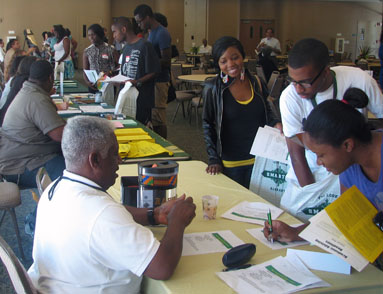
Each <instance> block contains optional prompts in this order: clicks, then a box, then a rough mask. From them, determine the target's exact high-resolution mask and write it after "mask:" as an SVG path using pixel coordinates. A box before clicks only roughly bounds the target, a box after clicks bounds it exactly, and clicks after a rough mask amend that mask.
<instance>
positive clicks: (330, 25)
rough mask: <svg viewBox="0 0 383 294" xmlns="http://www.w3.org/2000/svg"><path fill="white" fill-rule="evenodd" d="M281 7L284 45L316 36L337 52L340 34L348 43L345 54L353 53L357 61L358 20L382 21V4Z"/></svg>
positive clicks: (295, 1) (294, 2)
mask: <svg viewBox="0 0 383 294" xmlns="http://www.w3.org/2000/svg"><path fill="white" fill-rule="evenodd" d="M281 8H282V13H281V18H280V23H279V27H280V36H281V42H282V44H284V43H285V41H286V40H287V39H290V40H293V41H294V42H296V41H297V40H300V39H302V38H305V37H314V38H317V39H320V40H322V41H323V42H324V43H325V44H326V45H327V46H329V48H330V49H334V48H332V47H333V46H334V44H333V41H334V39H335V38H336V37H337V34H338V33H341V34H342V37H344V38H345V40H346V41H349V44H346V45H345V51H346V52H351V53H353V57H354V58H355V50H356V36H357V22H358V20H365V21H376V22H379V21H381V19H382V14H381V13H382V5H381V4H379V3H377V4H374V3H370V4H363V3H359V2H325V1H303V0H286V1H284V2H283V5H281ZM282 48H283V49H284V47H282Z"/></svg>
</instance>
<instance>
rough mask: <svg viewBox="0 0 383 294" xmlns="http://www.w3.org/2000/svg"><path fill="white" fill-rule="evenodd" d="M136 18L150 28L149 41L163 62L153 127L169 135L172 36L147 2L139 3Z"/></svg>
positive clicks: (157, 84)
mask: <svg viewBox="0 0 383 294" xmlns="http://www.w3.org/2000/svg"><path fill="white" fill-rule="evenodd" d="M134 18H135V20H136V22H137V24H138V25H139V26H140V28H141V29H142V30H143V31H144V32H146V31H148V30H150V32H149V37H148V41H149V42H151V43H152V44H153V47H154V50H155V51H156V53H157V56H158V57H159V58H160V62H161V72H160V74H159V75H158V76H157V77H156V85H155V107H154V108H153V110H152V118H153V128H154V131H155V132H157V133H158V134H159V135H161V136H162V137H164V138H166V137H167V128H166V106H167V104H166V103H167V99H168V90H169V86H170V62H171V37H170V34H169V32H168V30H167V29H166V28H165V27H163V26H162V25H161V24H160V23H159V22H158V21H157V20H156V19H155V18H154V16H153V11H152V9H151V8H150V7H149V6H148V5H145V4H142V5H138V6H137V7H136V9H135V10H134Z"/></svg>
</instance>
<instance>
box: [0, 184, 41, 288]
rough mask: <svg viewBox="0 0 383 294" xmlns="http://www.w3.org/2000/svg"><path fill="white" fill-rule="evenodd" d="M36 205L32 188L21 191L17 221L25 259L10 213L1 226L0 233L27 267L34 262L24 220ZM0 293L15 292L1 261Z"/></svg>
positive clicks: (31, 244) (31, 243)
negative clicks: (22, 257)
mask: <svg viewBox="0 0 383 294" xmlns="http://www.w3.org/2000/svg"><path fill="white" fill-rule="evenodd" d="M35 207H36V202H35V201H34V200H33V199H32V195H31V193H30V190H22V191H21V205H20V206H18V207H16V209H15V210H16V217H17V223H18V226H19V230H20V236H21V242H22V246H23V250H24V255H25V259H21V255H20V252H19V247H18V245H17V238H16V233H15V230H14V227H13V224H12V219H11V216H10V215H9V213H7V214H6V216H5V218H4V221H3V224H2V225H1V227H0V235H1V236H2V237H3V239H4V240H5V241H6V242H7V243H8V244H9V246H10V247H11V248H12V250H13V251H14V252H15V254H16V256H17V257H18V258H19V259H20V261H21V263H22V264H23V265H24V267H25V268H26V269H28V268H29V267H30V265H31V264H32V262H33V260H32V246H33V240H32V237H31V236H29V235H27V234H26V233H25V230H24V220H25V217H26V215H27V214H28V213H30V212H32V211H33V210H34V209H35ZM0 293H1V294H3V293H4V294H9V293H15V292H14V290H13V286H12V284H11V282H10V280H9V277H8V273H7V270H6V269H5V267H4V265H3V264H2V263H0Z"/></svg>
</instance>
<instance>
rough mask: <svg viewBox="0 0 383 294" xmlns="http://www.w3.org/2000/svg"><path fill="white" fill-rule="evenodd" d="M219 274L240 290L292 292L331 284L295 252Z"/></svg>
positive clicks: (244, 291)
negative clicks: (304, 262) (310, 268)
mask: <svg viewBox="0 0 383 294" xmlns="http://www.w3.org/2000/svg"><path fill="white" fill-rule="evenodd" d="M216 274H217V276H218V277H219V278H220V279H221V280H223V281H224V282H225V283H226V284H228V285H229V286H230V287H231V288H232V289H234V290H235V291H236V292H237V293H252V294H258V293H262V294H264V293H293V292H297V291H302V290H304V289H310V288H317V287H330V286H331V285H330V284H328V283H326V282H324V281H323V280H321V279H320V278H319V277H317V276H316V275H314V274H313V273H312V272H311V271H310V270H309V269H308V268H307V267H306V266H305V265H304V264H303V263H302V261H301V260H300V259H299V258H298V257H297V256H295V255H291V256H288V257H282V256H279V257H277V258H274V259H272V260H269V261H266V262H264V263H262V264H259V265H254V266H252V267H249V268H247V269H244V270H237V271H228V272H219V273H216Z"/></svg>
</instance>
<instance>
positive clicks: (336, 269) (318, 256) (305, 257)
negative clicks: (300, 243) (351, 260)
mask: <svg viewBox="0 0 383 294" xmlns="http://www.w3.org/2000/svg"><path fill="white" fill-rule="evenodd" d="M290 254H295V255H296V256H298V257H299V259H300V260H301V261H302V262H303V263H304V264H305V265H306V266H307V267H308V268H309V269H313V270H318V271H326V272H332V273H338V274H346V275H349V274H351V266H350V265H349V264H348V263H347V262H345V261H343V260H342V259H340V258H339V257H338V256H335V255H333V254H330V253H323V252H314V251H307V250H297V249H287V253H286V256H289V255H290Z"/></svg>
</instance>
